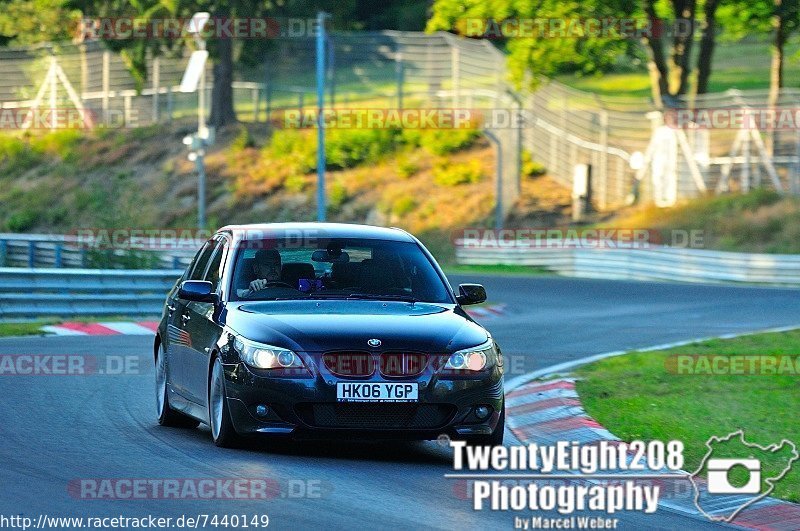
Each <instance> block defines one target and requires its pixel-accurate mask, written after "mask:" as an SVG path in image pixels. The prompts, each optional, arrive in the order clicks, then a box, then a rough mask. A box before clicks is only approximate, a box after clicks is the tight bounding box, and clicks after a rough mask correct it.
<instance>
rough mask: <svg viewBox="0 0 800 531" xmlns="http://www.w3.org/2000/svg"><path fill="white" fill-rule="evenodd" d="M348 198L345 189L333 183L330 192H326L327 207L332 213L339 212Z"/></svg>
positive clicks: (339, 184)
mask: <svg viewBox="0 0 800 531" xmlns="http://www.w3.org/2000/svg"><path fill="white" fill-rule="evenodd" d="M348 198H349V196H348V194H347V188H345V187H344V185H343V184H342V183H340V182H338V181H334V183H333V184H331V187H330V190H329V191H328V207H329V208H330V209H331V210H332V211H337V210H339V209H340V208H341V207H342V205H343V204H344V202H345V201H347V199H348Z"/></svg>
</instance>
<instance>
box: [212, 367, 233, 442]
mask: <svg viewBox="0 0 800 531" xmlns="http://www.w3.org/2000/svg"><path fill="white" fill-rule="evenodd" d="M208 420H209V424H210V425H211V438H212V439H213V440H214V444H216V445H217V446H219V447H222V448H233V447H235V446H237V445H238V444H239V443H240V442H241V438H240V437H239V434H238V433H236V429H235V428H234V427H233V423H232V422H231V413H230V410H229V409H228V397H227V396H225V374H224V372H223V369H222V362H221V361H220V360H219V358H216V359H215V360H214V365H213V367H212V368H211V376H210V377H209V384H208Z"/></svg>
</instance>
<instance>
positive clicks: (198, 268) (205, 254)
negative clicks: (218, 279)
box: [188, 240, 217, 280]
mask: <svg viewBox="0 0 800 531" xmlns="http://www.w3.org/2000/svg"><path fill="white" fill-rule="evenodd" d="M216 243H217V242H215V241H214V240H209V241H207V242H206V244H205V245H204V246H203V250H202V251H201V252H200V254H199V255H198V256H197V259H196V260H195V262H194V267H193V269H192V272H191V273H190V274H189V278H188V280H203V273H205V272H206V266H207V265H208V260H209V259H210V258H211V253H212V252H213V251H214V246H215V245H216Z"/></svg>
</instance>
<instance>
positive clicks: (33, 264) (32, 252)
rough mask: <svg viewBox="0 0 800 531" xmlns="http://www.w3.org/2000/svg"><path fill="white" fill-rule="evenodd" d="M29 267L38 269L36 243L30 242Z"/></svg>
mask: <svg viewBox="0 0 800 531" xmlns="http://www.w3.org/2000/svg"><path fill="white" fill-rule="evenodd" d="M28 267H30V268H33V267H36V242H34V241H33V240H31V241H29V242H28Z"/></svg>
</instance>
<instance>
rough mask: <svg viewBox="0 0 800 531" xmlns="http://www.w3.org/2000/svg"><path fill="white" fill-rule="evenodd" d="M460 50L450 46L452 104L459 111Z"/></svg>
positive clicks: (452, 45)
mask: <svg viewBox="0 0 800 531" xmlns="http://www.w3.org/2000/svg"><path fill="white" fill-rule="evenodd" d="M458 62H459V49H458V46H456V45H454V44H451V45H450V77H451V84H452V87H451V90H452V93H453V96H452V102H453V107H454V108H456V109H458V105H459V92H460V89H461V88H460V85H461V79H460V78H461V72H460V69H459V64H458Z"/></svg>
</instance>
